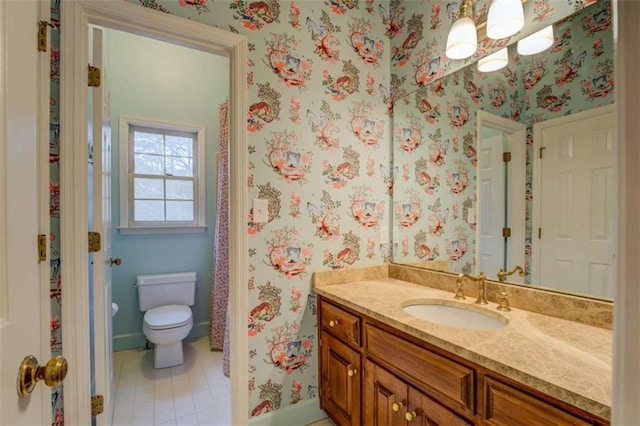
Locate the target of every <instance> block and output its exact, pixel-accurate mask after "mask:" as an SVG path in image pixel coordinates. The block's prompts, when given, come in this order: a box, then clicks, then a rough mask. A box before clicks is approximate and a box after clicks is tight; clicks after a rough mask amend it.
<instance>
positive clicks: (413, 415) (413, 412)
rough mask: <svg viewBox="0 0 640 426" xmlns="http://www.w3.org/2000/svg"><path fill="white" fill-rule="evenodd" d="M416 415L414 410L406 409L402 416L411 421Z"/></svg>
mask: <svg viewBox="0 0 640 426" xmlns="http://www.w3.org/2000/svg"><path fill="white" fill-rule="evenodd" d="M416 417H418V414H416V412H415V411H407V414H405V415H404V418H405V419H407V421H408V422H410V421H412V420H413V419H415V418H416Z"/></svg>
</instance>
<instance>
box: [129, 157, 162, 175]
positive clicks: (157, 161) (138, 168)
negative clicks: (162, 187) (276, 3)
mask: <svg viewBox="0 0 640 426" xmlns="http://www.w3.org/2000/svg"><path fill="white" fill-rule="evenodd" d="M162 160H163V157H162V156H159V155H148V154H134V156H133V161H134V164H135V167H134V169H133V170H134V172H135V173H137V174H145V175H163V174H164V170H163V167H162Z"/></svg>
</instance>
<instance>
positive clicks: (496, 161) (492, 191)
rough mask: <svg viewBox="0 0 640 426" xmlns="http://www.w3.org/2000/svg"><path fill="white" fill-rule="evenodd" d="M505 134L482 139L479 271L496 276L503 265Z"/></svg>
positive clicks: (479, 165) (480, 156)
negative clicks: (503, 154) (503, 158)
mask: <svg viewBox="0 0 640 426" xmlns="http://www.w3.org/2000/svg"><path fill="white" fill-rule="evenodd" d="M503 152H504V140H503V135H502V134H499V135H494V136H491V137H486V138H482V139H481V140H480V155H479V160H480V161H479V164H478V167H479V177H478V179H479V185H480V196H479V198H480V229H479V234H480V247H479V248H478V250H479V251H480V253H479V256H480V265H479V269H478V272H484V273H485V274H487V275H488V276H494V275H495V274H497V272H498V271H499V270H500V269H504V268H505V266H504V237H503V236H502V228H503V227H504V226H505V217H504V213H505V179H504V173H505V169H504V162H503V161H502V153H503Z"/></svg>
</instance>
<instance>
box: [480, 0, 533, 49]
mask: <svg viewBox="0 0 640 426" xmlns="http://www.w3.org/2000/svg"><path fill="white" fill-rule="evenodd" d="M523 26H524V10H523V9H522V3H521V1H520V0H493V1H492V2H491V6H489V13H488V15H487V37H489V38H490V39H494V40H497V39H501V38H506V37H510V36H512V35H514V34H515V33H517V32H518V31H520V30H521V29H522V27H523Z"/></svg>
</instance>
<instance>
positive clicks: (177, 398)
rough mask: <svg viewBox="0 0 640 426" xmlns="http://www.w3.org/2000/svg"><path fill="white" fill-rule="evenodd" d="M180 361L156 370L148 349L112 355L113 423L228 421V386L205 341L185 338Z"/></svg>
mask: <svg viewBox="0 0 640 426" xmlns="http://www.w3.org/2000/svg"><path fill="white" fill-rule="evenodd" d="M184 358H185V363H184V364H183V365H180V366H177V367H171V368H163V369H158V370H155V369H154V368H153V351H151V350H144V349H132V350H126V351H118V352H114V354H113V379H114V395H115V409H114V414H113V424H114V425H115V426H148V425H158V426H160V425H163V426H164V425H167V426H170V425H171V426H174V425H175V426H191V425H194V426H195V425H212V426H223V425H224V426H229V425H231V385H230V381H229V378H227V377H225V376H224V375H223V374H222V352H212V351H210V350H209V340H208V339H207V338H206V337H204V338H199V339H195V340H188V341H185V342H184Z"/></svg>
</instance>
